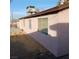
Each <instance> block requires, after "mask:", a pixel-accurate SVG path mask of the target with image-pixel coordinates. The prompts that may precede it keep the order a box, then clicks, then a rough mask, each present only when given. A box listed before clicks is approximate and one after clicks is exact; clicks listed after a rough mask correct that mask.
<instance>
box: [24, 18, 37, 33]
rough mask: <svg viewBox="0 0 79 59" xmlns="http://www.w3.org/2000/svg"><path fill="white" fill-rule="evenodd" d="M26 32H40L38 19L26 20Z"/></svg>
mask: <svg viewBox="0 0 79 59" xmlns="http://www.w3.org/2000/svg"><path fill="white" fill-rule="evenodd" d="M29 20H31V24H29ZM30 25H31V28H30V27H29V26H30ZM24 31H25V32H26V33H27V34H29V33H33V32H36V31H38V20H37V18H30V19H25V27H24Z"/></svg>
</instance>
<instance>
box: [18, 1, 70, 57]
mask: <svg viewBox="0 0 79 59" xmlns="http://www.w3.org/2000/svg"><path fill="white" fill-rule="evenodd" d="M17 26H18V28H20V29H23V30H24V31H25V32H26V34H28V35H30V36H32V37H33V38H34V39H35V40H36V41H38V42H39V43H40V44H41V45H43V46H44V47H45V48H47V49H48V50H49V51H50V52H51V53H53V54H54V55H55V56H56V57H59V56H63V55H66V54H68V53H69V3H68V0H67V1H66V2H65V3H64V4H61V5H59V6H56V7H54V8H51V9H48V10H45V11H42V12H39V13H36V14H33V15H30V16H26V17H22V18H20V20H19V22H17Z"/></svg>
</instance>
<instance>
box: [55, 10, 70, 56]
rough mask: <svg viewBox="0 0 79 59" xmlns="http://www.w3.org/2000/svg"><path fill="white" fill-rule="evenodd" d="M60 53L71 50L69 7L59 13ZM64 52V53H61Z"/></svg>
mask: <svg viewBox="0 0 79 59" xmlns="http://www.w3.org/2000/svg"><path fill="white" fill-rule="evenodd" d="M57 25H58V28H57V29H56V30H57V33H58V38H59V40H58V54H59V56H61V55H65V54H67V53H68V52H69V9H66V10H63V11H61V12H59V13H58V24H57ZM61 52H62V53H61Z"/></svg>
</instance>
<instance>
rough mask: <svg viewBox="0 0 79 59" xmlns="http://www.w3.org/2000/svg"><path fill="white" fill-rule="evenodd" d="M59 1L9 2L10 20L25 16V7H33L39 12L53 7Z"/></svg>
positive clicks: (20, 0)
mask: <svg viewBox="0 0 79 59" xmlns="http://www.w3.org/2000/svg"><path fill="white" fill-rule="evenodd" d="M58 2H59V0H11V5H10V10H11V19H12V18H13V19H18V18H21V17H24V16H27V10H26V7H27V6H29V5H33V6H35V7H36V8H37V9H39V10H40V11H43V10H46V9H49V8H52V7H55V6H56V5H57V4H58Z"/></svg>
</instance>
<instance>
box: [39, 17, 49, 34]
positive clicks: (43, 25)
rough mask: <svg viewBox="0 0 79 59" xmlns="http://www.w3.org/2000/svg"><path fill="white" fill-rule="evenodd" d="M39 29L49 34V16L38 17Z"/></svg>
mask: <svg viewBox="0 0 79 59" xmlns="http://www.w3.org/2000/svg"><path fill="white" fill-rule="evenodd" d="M38 31H39V32H41V33H44V34H48V18H39V19H38Z"/></svg>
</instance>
